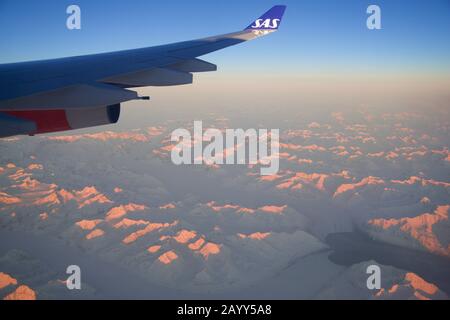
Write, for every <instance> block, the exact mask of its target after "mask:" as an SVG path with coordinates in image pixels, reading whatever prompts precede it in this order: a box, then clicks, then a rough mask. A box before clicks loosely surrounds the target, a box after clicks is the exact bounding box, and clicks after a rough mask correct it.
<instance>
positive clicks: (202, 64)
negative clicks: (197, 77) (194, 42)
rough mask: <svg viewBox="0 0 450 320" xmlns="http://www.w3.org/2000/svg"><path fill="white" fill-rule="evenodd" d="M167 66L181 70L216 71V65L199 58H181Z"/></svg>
mask: <svg viewBox="0 0 450 320" xmlns="http://www.w3.org/2000/svg"><path fill="white" fill-rule="evenodd" d="M168 68H170V69H173V70H177V71H182V72H209V71H217V66H216V65H215V64H212V63H210V62H207V61H203V60H201V59H191V60H183V61H181V62H177V63H174V64H171V65H169V66H168Z"/></svg>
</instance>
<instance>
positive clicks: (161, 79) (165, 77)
mask: <svg viewBox="0 0 450 320" xmlns="http://www.w3.org/2000/svg"><path fill="white" fill-rule="evenodd" d="M192 80H193V77H192V74H191V73H188V72H181V71H177V70H171V69H166V68H152V69H149V70H141V71H137V72H132V73H127V74H120V75H117V76H113V77H108V78H105V79H102V80H101V81H102V82H104V83H109V84H115V85H121V86H124V87H147V86H176V85H183V84H190V83H192Z"/></svg>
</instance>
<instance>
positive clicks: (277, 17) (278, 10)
mask: <svg viewBox="0 0 450 320" xmlns="http://www.w3.org/2000/svg"><path fill="white" fill-rule="evenodd" d="M284 10H286V6H281V5H279V6H274V7H272V8H271V9H270V10H269V11H267V12H266V13H264V14H263V15H262V16H261V17H259V18H258V19H256V20H255V21H253V22H252V23H251V24H250V25H249V26H248V27H247V28H245V30H277V29H278V27H279V26H280V23H281V19H282V18H283V14H284Z"/></svg>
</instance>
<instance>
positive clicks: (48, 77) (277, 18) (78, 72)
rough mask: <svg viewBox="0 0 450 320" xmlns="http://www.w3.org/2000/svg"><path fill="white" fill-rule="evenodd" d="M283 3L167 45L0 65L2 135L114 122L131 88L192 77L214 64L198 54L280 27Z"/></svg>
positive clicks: (134, 96) (132, 94)
mask: <svg viewBox="0 0 450 320" xmlns="http://www.w3.org/2000/svg"><path fill="white" fill-rule="evenodd" d="M285 8H286V7H285V6H280V5H279V6H274V7H273V8H271V9H270V10H269V11H267V12H266V13H264V14H263V15H262V16H261V17H260V18H258V19H256V20H255V21H253V22H252V23H251V24H250V25H249V26H248V27H247V28H245V29H244V30H242V31H238V32H233V33H228V34H224V35H218V36H213V37H208V38H203V39H198V40H192V41H185V42H178V43H173V44H168V45H162V46H155V47H148V48H141V49H133V50H125V51H117V52H110V53H102V54H94V55H86V56H77V57H68V58H59V59H53V60H43V61H32V62H20V63H10V64H2V65H0V88H2V90H1V91H0V137H6V136H11V135H17V134H28V135H34V134H37V133H45V132H55V131H63V130H71V129H78V128H85V127H90V126H96V125H102V124H110V123H115V122H117V121H118V119H119V115H120V103H122V102H125V101H129V100H134V99H141V98H144V99H148V97H139V96H138V95H137V93H136V92H135V91H133V90H129V88H136V87H147V86H173V85H184V84H189V83H192V81H193V75H192V73H194V72H206V71H215V70H217V67H216V66H215V65H214V64H212V63H209V62H206V61H203V60H201V59H198V57H199V56H202V55H205V54H207V53H210V52H214V51H217V50H220V49H223V48H226V47H229V46H233V45H236V44H239V43H242V42H245V41H248V40H253V39H255V38H258V37H260V36H264V35H267V34H269V33H272V32H274V31H276V30H277V29H278V27H279V26H280V23H281V19H282V17H283V14H284V11H285Z"/></svg>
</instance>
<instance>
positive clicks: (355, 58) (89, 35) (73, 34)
mask: <svg viewBox="0 0 450 320" xmlns="http://www.w3.org/2000/svg"><path fill="white" fill-rule="evenodd" d="M70 4H77V5H79V6H80V7H81V12H82V29H81V30H72V31H70V30H68V29H66V26H65V24H66V18H67V14H66V12H65V11H66V7H67V6H68V5H70ZM275 4H286V5H287V6H288V8H287V11H286V14H285V17H284V19H283V23H282V25H281V28H280V31H279V32H278V33H277V34H275V35H271V36H270V37H267V39H260V40H257V41H254V42H252V43H251V44H244V45H241V46H240V48H239V47H234V48H229V49H225V50H223V51H221V52H218V53H214V54H211V55H210V56H209V57H207V58H206V59H207V60H210V61H213V62H215V63H218V64H221V63H222V64H225V68H227V67H228V68H229V69H234V70H241V71H242V70H244V71H249V72H250V71H252V70H263V71H265V72H267V71H270V72H278V73H289V72H310V73H314V72H335V71H336V72H361V73H364V72H386V73H411V72H413V73H445V72H447V73H448V71H450V59H449V58H450V41H448V39H449V35H450V1H449V0H430V1H421V0H416V1H411V0H409V1H406V0H391V1H380V0H371V1H363V0H352V1H351V0H345V1H343V0H342V1H340V0H285V1H279V2H274V1H269V0H251V1H242V0H240V1H238V0H230V1H220V2H219V1H209V0H196V1H181V0H180V1H175V0H165V1H155V0H153V1H148V0H146V1H144V0H132V1H123V0H120V1H119V0H116V1H114V0H109V1H105V0H72V1H65V0H58V1H16V0H15V1H12V0H0V39H1V43H0V63H6V62H16V61H24V60H38V59H46V58H54V57H61V56H71V55H80V54H89V53H97V52H107V51H114V50H121V49H130V48H137V47H145V46H153V45H157V44H164V43H170V42H176V41H182V40H190V39H195V38H199V37H204V36H208V35H214V34H220V33H226V32H231V31H237V30H240V29H242V28H244V27H245V26H247V25H248V24H249V23H250V22H251V21H252V20H253V19H255V18H257V17H258V16H260V15H261V14H262V13H263V12H264V11H266V10H267V9H268V8H270V7H271V6H272V5H275ZM369 4H377V5H379V6H380V7H381V10H382V27H383V29H382V30H375V31H370V30H368V29H367V28H366V19H367V14H366V8H367V6H368V5H369ZM243 46H245V48H243Z"/></svg>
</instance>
